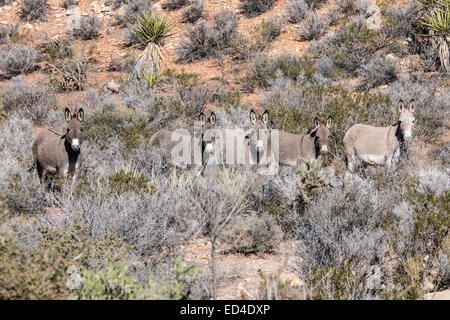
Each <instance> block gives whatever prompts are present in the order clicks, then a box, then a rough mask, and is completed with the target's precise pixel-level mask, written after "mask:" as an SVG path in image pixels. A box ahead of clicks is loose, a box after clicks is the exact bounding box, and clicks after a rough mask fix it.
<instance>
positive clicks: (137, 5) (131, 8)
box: [106, 0, 152, 25]
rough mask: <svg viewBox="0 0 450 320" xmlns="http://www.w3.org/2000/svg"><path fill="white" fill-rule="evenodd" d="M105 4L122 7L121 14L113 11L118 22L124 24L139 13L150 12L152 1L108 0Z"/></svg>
mask: <svg viewBox="0 0 450 320" xmlns="http://www.w3.org/2000/svg"><path fill="white" fill-rule="evenodd" d="M106 4H107V5H112V6H113V8H114V9H119V8H120V7H124V8H125V10H124V11H123V13H122V14H116V13H113V15H114V17H115V18H116V19H117V22H118V24H121V25H124V24H127V23H133V22H134V17H135V16H136V15H139V14H140V13H145V14H150V13H151V12H152V1H149V0H110V1H106Z"/></svg>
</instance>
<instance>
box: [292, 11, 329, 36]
mask: <svg viewBox="0 0 450 320" xmlns="http://www.w3.org/2000/svg"><path fill="white" fill-rule="evenodd" d="M329 25H330V22H329V21H328V17H327V16H319V15H317V14H316V13H310V14H308V15H307V16H306V18H305V19H304V20H303V21H302V22H301V24H300V26H299V29H298V35H299V36H300V39H302V40H317V39H319V38H320V37H322V36H323V35H324V33H325V31H326V30H327V28H328V26H329Z"/></svg>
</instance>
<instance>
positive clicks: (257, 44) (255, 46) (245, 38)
mask: <svg viewBox="0 0 450 320" xmlns="http://www.w3.org/2000/svg"><path fill="white" fill-rule="evenodd" d="M267 45H268V42H267V41H264V39H263V38H262V37H261V33H259V32H257V33H253V34H251V35H248V34H245V33H236V35H235V36H234V37H233V39H232V41H231V43H230V55H231V56H232V58H233V60H238V61H242V62H248V61H249V60H251V59H253V58H254V57H255V56H257V55H258V54H261V53H262V52H263V51H264V50H265V49H266V48H267Z"/></svg>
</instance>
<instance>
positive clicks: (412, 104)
mask: <svg viewBox="0 0 450 320" xmlns="http://www.w3.org/2000/svg"><path fill="white" fill-rule="evenodd" d="M415 109H416V102H415V101H414V100H411V102H410V103H409V111H411V112H414V110H415Z"/></svg>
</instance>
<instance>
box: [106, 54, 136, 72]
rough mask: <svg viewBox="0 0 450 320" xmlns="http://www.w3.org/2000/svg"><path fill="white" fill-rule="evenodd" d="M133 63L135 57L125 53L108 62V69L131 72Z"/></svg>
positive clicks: (134, 62) (134, 63)
mask: <svg viewBox="0 0 450 320" xmlns="http://www.w3.org/2000/svg"><path fill="white" fill-rule="evenodd" d="M135 65H136V57H135V56H134V55H132V54H130V53H125V54H122V55H120V56H118V57H116V58H114V59H113V60H112V61H111V62H110V63H109V66H108V70H109V71H120V72H127V73H132V72H133V71H134V66H135Z"/></svg>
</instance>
